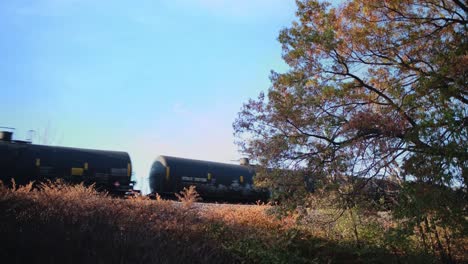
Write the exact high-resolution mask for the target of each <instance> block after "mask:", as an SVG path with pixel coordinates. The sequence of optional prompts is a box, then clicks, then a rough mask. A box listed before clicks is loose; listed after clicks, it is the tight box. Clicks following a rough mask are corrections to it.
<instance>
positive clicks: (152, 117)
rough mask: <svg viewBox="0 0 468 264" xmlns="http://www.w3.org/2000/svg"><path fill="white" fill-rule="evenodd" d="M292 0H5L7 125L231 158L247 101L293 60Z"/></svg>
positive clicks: (135, 147)
mask: <svg viewBox="0 0 468 264" xmlns="http://www.w3.org/2000/svg"><path fill="white" fill-rule="evenodd" d="M295 9H296V7H295V2H294V1H293V0H159V1H158V0H133V1H127V0H121V1H117V0H1V1H0V58H1V62H0V98H1V101H0V126H8V127H15V128H16V131H15V138H16V139H25V138H27V131H28V130H30V129H33V130H35V131H36V136H35V137H34V138H33V139H34V142H35V143H49V144H53V145H63V146H70V147H81V148H93V149H108V150H122V151H127V152H129V153H130V156H131V158H132V162H133V164H134V171H135V173H136V176H137V178H144V177H146V176H147V174H148V171H149V167H150V165H151V163H152V161H153V159H154V158H155V157H156V156H158V155H173V156H180V157H188V158H195V159H202V160H212V161H220V162H231V161H232V160H236V159H239V158H240V157H241V155H240V154H239V153H238V151H237V147H236V146H235V145H234V143H233V141H234V137H233V135H232V134H233V130H232V123H233V121H234V119H235V118H236V116H237V113H238V111H239V110H240V108H241V106H242V104H243V103H244V102H246V101H247V100H248V99H249V98H252V97H256V96H257V95H258V93H259V92H260V91H262V90H263V91H265V90H266V89H268V87H269V86H270V81H269V79H268V77H269V74H270V70H272V69H273V70H276V71H284V70H285V69H287V68H286V66H285V64H284V63H283V61H282V59H281V46H280V44H279V43H278V41H277V36H278V33H279V31H280V30H281V29H282V28H284V27H286V26H289V25H290V24H291V22H292V21H293V20H294V12H295Z"/></svg>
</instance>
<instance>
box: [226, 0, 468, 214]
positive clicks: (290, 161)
mask: <svg viewBox="0 0 468 264" xmlns="http://www.w3.org/2000/svg"><path fill="white" fill-rule="evenodd" d="M296 2H297V6H298V10H297V13H296V14H297V21H295V22H293V23H292V26H290V27H289V28H286V29H284V30H282V31H281V33H280V35H279V41H280V42H281V44H282V46H283V58H284V60H285V61H286V63H287V64H288V65H289V66H290V70H289V71H288V72H286V73H277V72H272V74H271V81H272V87H271V88H270V89H269V90H268V92H267V94H266V95H265V94H263V93H262V94H260V95H259V97H258V98H257V99H255V100H249V101H248V102H247V103H246V104H244V106H243V108H242V110H241V112H240V113H239V117H238V118H237V119H236V120H235V122H234V124H233V126H234V129H235V133H236V135H237V136H238V138H239V144H240V146H241V149H242V150H243V151H244V152H245V153H247V154H249V155H250V156H251V159H253V160H257V161H258V162H259V163H261V164H263V165H265V166H270V167H282V168H284V167H287V168H290V169H291V168H305V169H306V170H307V171H308V172H309V173H308V175H310V176H311V177H314V178H315V179H324V180H323V181H324V182H325V183H326V182H329V181H330V180H341V181H342V180H347V181H350V182H356V179H363V178H364V179H368V180H370V179H374V178H382V179H389V178H391V179H393V180H395V181H397V182H406V181H412V182H424V183H425V184H429V185H431V186H445V187H449V188H448V189H449V190H450V188H459V189H461V190H463V193H465V195H464V197H466V191H467V181H468V169H467V167H468V161H467V157H468V154H467V149H468V116H467V112H468V107H467V104H468V89H467V82H468V79H467V77H468V76H467V75H468V35H467V13H468V6H467V4H466V1H459V0H385V1H364V0H353V1H348V2H346V3H344V4H342V5H341V6H340V7H332V6H331V5H330V4H328V3H326V2H322V1H314V0H298V1H296ZM359 182H362V181H359ZM318 186H320V184H318ZM349 191H350V192H356V188H351V189H349ZM351 203H352V202H351ZM462 204H463V202H462ZM460 206H464V205H460ZM465 212H466V210H465Z"/></svg>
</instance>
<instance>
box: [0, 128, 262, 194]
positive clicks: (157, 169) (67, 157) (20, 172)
mask: <svg viewBox="0 0 468 264" xmlns="http://www.w3.org/2000/svg"><path fill="white" fill-rule="evenodd" d="M241 161H242V163H241V165H233V164H224V163H217V162H208V161H200V160H191V159H183V158H176V157H169V156H160V157H159V158H157V159H156V160H155V161H154V163H153V165H152V167H151V171H150V175H149V187H150V191H151V194H153V195H154V194H156V193H158V194H159V195H165V196H174V193H178V192H180V191H182V190H183V188H184V187H188V186H191V185H194V186H196V190H197V192H198V193H199V194H200V196H201V197H202V198H203V199H204V200H216V201H243V202H254V201H258V200H262V201H265V200H267V199H268V197H269V193H268V191H267V190H265V189H257V188H255V187H254V184H253V177H254V175H255V169H254V167H253V166H251V165H249V164H248V160H246V159H242V160H241ZM131 175H132V163H131V160H130V156H129V155H128V153H126V152H119V151H104V150H92V149H80V148H69V147H56V146H45V145H37V144H32V143H31V142H28V141H20V140H13V139H12V132H6V131H0V180H2V181H3V182H4V183H7V184H8V183H9V182H11V179H14V180H15V182H16V183H17V184H21V185H23V184H27V183H28V182H30V181H35V182H41V181H44V180H54V179H57V178H62V179H64V180H65V181H67V182H70V183H81V182H83V183H85V184H95V186H96V188H97V189H98V190H104V191H107V192H109V193H111V194H115V195H125V194H127V193H129V192H132V191H133V184H134V182H133V181H132V180H131Z"/></svg>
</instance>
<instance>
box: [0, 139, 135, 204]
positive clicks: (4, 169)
mask: <svg viewBox="0 0 468 264" xmlns="http://www.w3.org/2000/svg"><path fill="white" fill-rule="evenodd" d="M131 175H132V163H131V160H130V156H129V155H128V153H126V152H119V151H105V150H93V149H80V148H69V147H55V146H45V145H36V144H31V142H28V141H20V140H13V139H12V132H8V131H0V180H2V181H3V182H4V183H5V184H9V183H10V182H11V179H14V180H15V182H16V183H17V184H21V185H24V184H27V183H29V182H31V181H34V182H41V181H44V180H54V179H58V178H62V179H64V180H65V181H67V182H70V183H81V182H83V183H84V184H86V185H89V184H95V186H96V188H97V189H98V190H105V191H107V192H109V193H110V194H114V195H124V194H126V193H128V192H129V191H131V190H132V188H133V183H134V182H133V181H132V180H131Z"/></svg>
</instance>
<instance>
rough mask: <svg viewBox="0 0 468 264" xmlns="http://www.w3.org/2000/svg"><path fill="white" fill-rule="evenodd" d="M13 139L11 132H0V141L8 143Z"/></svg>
mask: <svg viewBox="0 0 468 264" xmlns="http://www.w3.org/2000/svg"><path fill="white" fill-rule="evenodd" d="M12 138H13V132H10V131H0V141H7V142H10V141H11V140H12Z"/></svg>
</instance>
